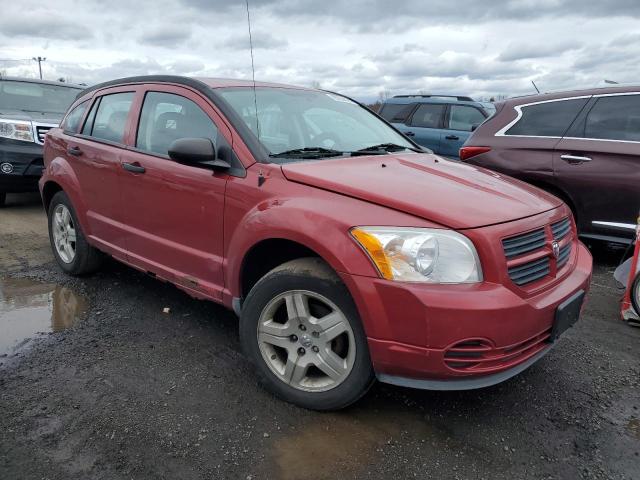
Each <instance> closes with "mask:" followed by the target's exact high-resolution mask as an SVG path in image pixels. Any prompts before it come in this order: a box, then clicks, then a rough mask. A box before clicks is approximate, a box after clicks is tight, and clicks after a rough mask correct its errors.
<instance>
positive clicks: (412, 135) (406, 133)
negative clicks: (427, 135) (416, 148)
mask: <svg viewBox="0 0 640 480" xmlns="http://www.w3.org/2000/svg"><path fill="white" fill-rule="evenodd" d="M404 134H405V135H406V136H407V137H415V136H416V134H415V133H413V132H404Z"/></svg>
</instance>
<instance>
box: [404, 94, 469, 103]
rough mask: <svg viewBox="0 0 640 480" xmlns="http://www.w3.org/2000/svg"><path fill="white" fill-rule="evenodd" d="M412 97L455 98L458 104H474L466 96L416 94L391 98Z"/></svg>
mask: <svg viewBox="0 0 640 480" xmlns="http://www.w3.org/2000/svg"><path fill="white" fill-rule="evenodd" d="M412 97H419V98H432V97H436V98H455V99H456V100H458V101H459V102H474V101H475V100H474V99H473V98H471V97H467V96H463V95H421V94H416V95H394V96H393V98H412Z"/></svg>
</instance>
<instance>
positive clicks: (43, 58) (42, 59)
mask: <svg viewBox="0 0 640 480" xmlns="http://www.w3.org/2000/svg"><path fill="white" fill-rule="evenodd" d="M46 59H47V57H33V58H32V60H35V61H36V62H38V70H39V71H40V80H42V62H44V61H45V60H46Z"/></svg>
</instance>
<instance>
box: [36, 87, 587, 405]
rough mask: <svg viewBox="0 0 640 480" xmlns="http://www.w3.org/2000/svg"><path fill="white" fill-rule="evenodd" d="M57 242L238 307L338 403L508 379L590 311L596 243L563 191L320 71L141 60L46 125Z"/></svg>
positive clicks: (252, 331) (284, 377) (71, 265)
mask: <svg viewBox="0 0 640 480" xmlns="http://www.w3.org/2000/svg"><path fill="white" fill-rule="evenodd" d="M44 158H45V172H44V175H43V178H42V180H41V182H40V189H41V193H42V198H43V201H44V205H45V208H46V210H47V212H48V216H49V231H50V238H51V245H52V248H53V252H54V255H55V258H56V259H57V262H58V263H59V265H60V267H61V268H62V269H63V270H64V271H66V272H68V273H69V274H72V275H79V274H84V273H87V272H90V271H92V270H94V269H95V268H97V267H98V265H99V263H100V260H101V259H102V258H103V257H104V254H107V255H110V256H112V257H114V258H116V259H117V260H119V261H121V262H124V263H126V264H128V265H131V266H133V267H134V268H137V269H139V270H141V271H144V272H148V273H149V274H150V275H152V276H154V277H158V278H161V279H162V280H165V281H169V282H172V283H174V284H175V285H176V286H178V287H179V288H181V289H183V290H185V291H186V292H188V293H189V294H190V295H192V296H194V297H196V298H201V299H207V300H212V301H214V302H218V303H221V304H223V305H226V306H227V307H230V308H233V309H234V310H235V311H236V313H237V314H238V315H239V317H240V337H241V341H242V344H243V348H244V350H245V352H246V354H247V356H248V357H249V358H250V359H251V360H252V361H253V362H254V363H255V365H256V371H257V373H258V375H259V377H260V378H261V379H262V380H263V381H264V383H265V384H266V386H267V387H269V388H270V390H272V391H273V392H275V393H276V394H278V395H279V396H281V397H282V398H284V399H286V400H288V401H291V402H293V403H296V404H298V405H301V406H304V407H307V408H312V409H317V410H329V409H337V408H341V407H344V406H346V405H348V404H350V403H352V402H354V401H356V400H357V399H358V398H360V397H361V396H362V395H363V394H364V393H365V392H366V391H367V389H368V388H369V387H370V386H371V384H372V382H373V381H374V379H375V378H376V377H377V378H378V379H379V380H380V381H382V382H387V383H392V384H396V385H403V386H410V387H416V388H425V389H435V390H455V389H470V388H479V387H484V386H488V385H492V384H495V383H498V382H501V381H503V380H505V379H507V378H509V377H512V376H513V375H516V374H517V373H519V372H521V371H522V370H524V369H525V368H527V367H528V366H530V365H531V364H533V363H534V362H535V361H537V360H538V359H540V358H541V357H542V356H543V355H544V354H545V353H546V352H548V351H549V349H550V348H551V347H552V345H553V343H554V342H555V340H556V339H557V338H558V336H559V335H560V334H561V333H562V332H563V331H564V330H566V329H567V328H569V327H570V326H571V325H572V324H573V323H574V322H575V321H576V320H577V318H578V315H579V313H580V310H581V307H582V304H583V299H584V295H585V293H586V292H587V289H588V286H589V280H590V276H591V256H590V254H589V252H588V251H587V250H586V248H585V247H584V246H583V245H582V244H581V243H580V242H579V241H578V239H577V236H576V227H575V224H574V222H573V219H572V216H571V211H570V210H569V208H568V207H567V206H566V205H564V204H563V203H562V202H561V201H559V200H558V199H557V198H556V197H554V196H551V195H549V194H546V193H545V192H543V191H541V190H538V189H536V188H534V187H530V186H527V185H526V184H524V183H521V182H520V181H517V180H513V179H510V178H508V177H503V176H501V175H500V174H497V173H494V172H490V171H487V170H483V169H481V168H477V167H473V166H469V165H464V164H461V163H458V162H453V161H447V160H443V159H441V158H438V157H436V156H434V155H431V154H427V153H424V152H423V151H422V150H421V149H420V147H419V146H417V145H416V144H414V143H412V142H411V141H410V140H408V139H407V138H405V137H403V136H402V135H401V134H400V133H399V132H398V131H397V130H395V129H394V128H393V127H392V126H390V125H389V124H388V123H386V122H385V121H384V120H382V119H381V118H380V117H378V116H376V115H375V114H373V113H371V112H370V111H369V110H367V109H366V108H364V107H362V106H361V105H359V104H357V103H356V102H354V101H352V100H350V99H349V98H346V97H344V96H341V95H338V94H335V93H329V92H325V91H318V90H312V89H305V88H298V87H289V86H284V85H275V84H266V83H258V84H256V85H255V86H254V84H252V83H251V82H245V81H239V80H238V81H236V80H213V79H200V80H195V79H189V78H183V77H167V76H156V77H134V78H127V79H122V80H118V81H112V82H108V83H104V84H101V85H97V86H95V87H92V88H90V89H88V90H86V91H84V92H83V93H81V94H80V95H79V96H78V98H77V100H76V101H75V103H74V104H73V105H72V106H71V108H70V110H69V112H68V113H67V115H66V117H65V119H64V121H63V123H62V125H61V128H57V129H53V130H52V131H51V132H50V133H49V134H48V135H47V140H46V144H45V154H44Z"/></svg>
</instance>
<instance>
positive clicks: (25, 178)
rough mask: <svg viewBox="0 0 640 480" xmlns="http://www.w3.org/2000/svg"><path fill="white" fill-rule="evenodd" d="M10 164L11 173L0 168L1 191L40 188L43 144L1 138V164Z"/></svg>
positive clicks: (21, 190) (42, 167)
mask: <svg viewBox="0 0 640 480" xmlns="http://www.w3.org/2000/svg"><path fill="white" fill-rule="evenodd" d="M3 164H9V165H10V166H11V168H10V170H11V172H10V173H4V172H3V171H2V170H1V169H0V192H7V193H20V192H31V191H37V190H38V180H39V179H40V176H41V175H42V171H43V169H44V163H43V160H42V145H39V144H37V143H31V142H21V141H18V140H8V139H4V138H3V139H0V165H3Z"/></svg>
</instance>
